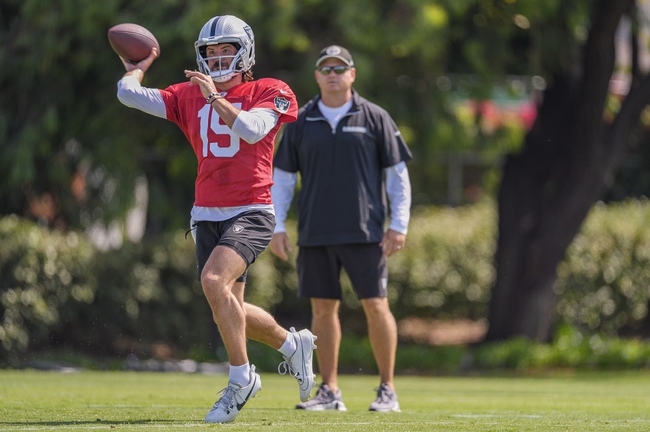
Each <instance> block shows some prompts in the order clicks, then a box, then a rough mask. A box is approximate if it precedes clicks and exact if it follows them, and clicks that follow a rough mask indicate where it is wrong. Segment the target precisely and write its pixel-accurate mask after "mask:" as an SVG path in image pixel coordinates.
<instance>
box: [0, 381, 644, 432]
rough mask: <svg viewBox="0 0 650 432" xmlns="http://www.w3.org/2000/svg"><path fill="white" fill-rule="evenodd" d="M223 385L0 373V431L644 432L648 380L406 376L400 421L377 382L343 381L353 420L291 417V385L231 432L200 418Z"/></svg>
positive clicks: (257, 404) (257, 403)
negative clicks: (381, 409) (379, 394)
mask: <svg viewBox="0 0 650 432" xmlns="http://www.w3.org/2000/svg"><path fill="white" fill-rule="evenodd" d="M225 383H226V377H225V376H224V375H199V374H177V373H146V372H97V371H93V372H89V371H86V372H76V373H67V374H64V373H57V372H40V371H33V370H25V371H16V370H0V430H1V431H79V430H116V431H165V430H170V431H178V430H180V431H186V430H196V429H215V428H216V429H224V430H229V431H275V430H278V431H310V432H312V431H373V432H379V431H391V432H398V431H431V430H435V431H470V432H471V431H481V432H483V431H619V430H620V431H647V430H650V409H649V408H650V372H647V371H645V372H620V373H618V372H589V373H586V372H581V373H573V372H563V373H552V374H543V375H542V374H540V375H534V376H521V375H520V376H498V377H485V376H482V377H430V376H429V377H422V376H400V377H398V378H397V380H396V387H397V390H398V394H399V399H400V403H401V405H402V412H401V413H390V414H382V413H371V412H368V411H367V409H368V405H369V403H370V402H371V401H372V399H374V396H375V395H374V392H373V388H374V387H376V386H377V378H376V377H373V376H362V375H345V376H342V377H341V379H340V386H341V387H342V389H343V398H344V401H345V403H346V404H347V406H348V411H347V412H320V413H319V412H305V411H297V410H294V409H293V407H294V405H295V403H296V402H297V398H298V390H297V386H296V384H295V382H294V381H293V379H291V378H289V377H286V376H279V375H277V374H273V373H265V374H262V383H263V390H262V391H261V392H260V393H258V397H256V398H254V399H252V400H251V401H250V402H249V403H248V405H247V406H246V408H245V409H244V410H243V411H242V412H241V414H240V415H239V416H238V417H237V418H236V419H235V421H234V422H233V423H231V424H227V425H207V424H204V423H203V416H204V415H205V413H206V411H207V410H208V409H209V408H210V407H211V405H212V404H213V403H214V400H215V396H216V392H217V391H218V390H220V389H221V387H223V386H224V385H225Z"/></svg>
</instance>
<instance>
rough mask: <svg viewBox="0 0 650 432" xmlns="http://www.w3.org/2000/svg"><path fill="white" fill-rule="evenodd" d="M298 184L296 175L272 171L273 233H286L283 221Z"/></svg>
mask: <svg viewBox="0 0 650 432" xmlns="http://www.w3.org/2000/svg"><path fill="white" fill-rule="evenodd" d="M297 183H298V174H297V173H292V172H288V171H283V170H281V169H280V168H274V169H273V186H271V199H272V200H273V206H274V208H275V232H276V233H279V232H287V229H286V227H285V226H284V221H285V220H286V219H287V213H288V212H289V207H291V200H293V193H294V191H295V189H296V184H297Z"/></svg>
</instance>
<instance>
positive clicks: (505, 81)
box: [0, 0, 590, 235]
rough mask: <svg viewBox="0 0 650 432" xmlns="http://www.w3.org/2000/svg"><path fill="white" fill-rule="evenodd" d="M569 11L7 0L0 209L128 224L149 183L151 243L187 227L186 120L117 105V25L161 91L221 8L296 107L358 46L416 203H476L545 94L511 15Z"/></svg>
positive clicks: (370, 3) (403, 3)
mask: <svg viewBox="0 0 650 432" xmlns="http://www.w3.org/2000/svg"><path fill="white" fill-rule="evenodd" d="M564 3H571V6H575V8H573V9H570V10H569V9H568V6H565V5H564ZM564 3H563V2H550V3H549V5H546V6H544V7H538V6H537V5H536V6H535V7H532V6H531V5H528V4H527V2H507V1H495V2H489V1H484V0H472V1H456V0H454V1H451V0H449V1H436V2H432V1H423V0H400V1H377V0H359V1H355V2H342V1H333V0H308V1H295V0H281V1H280V0H275V1H246V2H231V1H229V2H226V1H214V0H213V1H209V2H190V1H182V0H166V1H161V2H156V3H152V2H144V1H129V2H124V1H120V0H106V1H103V2H101V3H87V4H83V5H79V3H78V2H77V1H75V0H61V1H57V2H49V1H45V0H5V1H3V2H2V3H1V4H0V42H2V44H1V45H0V60H2V62H3V64H5V65H7V67H4V68H2V70H0V89H1V91H0V143H1V145H2V158H1V159H0V186H2V187H1V188H0V213H2V214H12V213H15V214H19V215H23V216H27V217H30V218H33V219H38V220H40V221H41V223H45V224H47V225H50V226H58V227H61V228H72V229H89V228H90V227H92V226H93V225H94V224H95V223H97V222H103V223H108V222H110V221H112V220H114V219H115V218H117V217H120V216H122V215H124V214H125V213H126V212H127V211H128V210H129V208H131V207H132V205H133V203H134V194H133V189H134V185H135V182H136V181H137V179H139V178H144V179H146V181H147V186H148V205H147V207H148V209H149V211H148V212H147V223H146V232H147V234H151V235H155V234H157V233H160V232H163V231H165V230H167V229H177V228H180V227H183V226H185V225H186V224H187V213H188V211H189V208H190V206H191V204H192V202H193V181H194V176H195V172H196V166H195V165H196V163H195V158H194V155H193V153H192V152H191V150H190V148H189V146H188V145H187V144H186V142H185V138H184V137H183V135H182V133H181V132H180V130H178V128H177V127H176V126H175V125H173V124H172V123H170V122H165V121H161V120H160V119H157V118H153V117H152V116H149V115H146V114H144V113H141V112H138V111H136V110H132V109H128V108H126V107H124V106H123V105H121V104H120V103H119V102H118V101H117V99H116V97H115V92H116V82H117V80H118V79H119V78H120V77H121V76H122V74H123V72H124V70H123V66H122V65H121V63H120V62H119V60H118V58H117V56H116V55H115V54H114V53H113V51H112V50H111V48H110V46H109V44H108V41H107V38H106V31H107V30H108V28H110V27H111V26H113V25H115V24H118V23H123V22H135V23H139V24H141V25H144V26H145V27H147V28H149V29H150V30H151V31H152V32H153V33H154V34H155V35H156V37H157V38H158V40H159V42H160V45H161V57H160V58H159V59H158V60H157V61H156V62H155V63H154V65H153V67H152V68H151V69H150V70H149V72H148V74H147V76H146V78H145V82H144V84H145V85H147V86H151V87H161V88H164V87H166V86H167V85H170V84H172V83H176V82H179V81H183V80H184V75H183V72H182V71H183V69H185V68H194V67H195V66H196V62H195V53H194V48H193V43H194V41H195V40H196V37H197V35H198V31H199V30H200V28H201V27H202V25H203V24H204V23H205V22H206V21H207V20H208V19H209V18H211V17H212V16H214V15H219V14H235V15H238V16H240V17H242V18H244V19H245V21H247V22H248V23H249V24H250V25H251V26H252V27H253V29H254V31H255V34H256V59H257V64H256V66H255V67H254V72H255V76H257V77H265V76H272V77H276V78H279V79H282V80H284V81H286V82H288V83H289V84H290V85H291V86H292V88H293V89H294V91H295V92H296V94H297V96H298V100H299V102H300V103H301V104H303V103H305V102H306V101H307V100H308V99H310V98H311V97H312V96H313V95H314V94H315V93H316V92H317V86H316V84H315V82H314V78H313V68H314V61H315V58H316V56H317V53H318V51H319V50H320V49H321V48H323V47H324V46H327V45H329V44H332V43H338V44H342V45H345V46H346V47H348V48H349V49H350V50H351V52H352V53H353V55H354V58H355V62H356V66H357V69H358V79H357V82H356V84H355V87H356V89H357V90H358V91H359V92H360V93H361V94H362V95H364V96H366V97H367V98H369V99H371V100H373V101H374V102H376V103H378V104H380V105H382V106H384V107H386V108H387V109H388V110H389V112H390V113H391V114H392V115H393V117H394V118H395V120H396V122H397V123H398V125H399V126H400V128H401V130H402V133H403V134H404V136H405V137H406V139H407V142H408V143H409V145H410V146H411V148H412V150H413V153H414V155H415V158H414V160H413V162H412V163H411V164H410V172H411V178H412V183H413V190H414V204H415V205H427V204H448V203H450V204H454V205H458V204H463V203H467V202H471V201H472V200H474V199H476V193H477V191H478V192H480V193H487V194H489V193H491V192H493V191H494V189H495V187H496V184H497V180H498V165H499V161H500V157H501V156H502V155H503V154H504V153H506V152H509V151H513V150H516V149H517V148H518V147H519V146H520V145H521V143H522V141H523V140H522V138H523V134H524V133H525V128H526V127H527V123H526V121H530V118H528V119H527V120H526V119H522V118H521V116H522V115H525V114H524V113H523V111H524V110H525V109H527V110H528V111H529V114H530V110H531V108H532V112H533V115H534V101H533V100H532V98H533V95H534V94H535V92H538V91H539V90H540V89H541V88H543V80H540V79H539V78H540V77H539V75H541V74H543V71H544V61H543V59H544V53H543V52H526V49H527V48H528V47H529V45H530V44H531V42H530V39H533V38H541V37H542V35H537V34H535V33H534V32H533V31H526V29H525V25H523V24H521V26H523V27H524V28H522V27H521V26H517V25H513V23H512V20H511V18H510V17H511V16H512V14H513V13H515V12H517V14H518V15H517V16H519V15H521V16H524V14H531V15H532V16H533V17H534V16H537V15H539V14H548V15H549V16H550V15H551V14H552V13H556V12H557V9H558V8H560V7H562V8H564V7H567V10H568V12H567V14H566V17H565V18H566V19H567V20H579V18H580V17H582V18H583V19H584V13H585V8H586V7H587V5H588V4H589V3H590V2H588V1H577V0H572V1H570V2H564ZM513 8H520V9H521V10H520V11H519V10H516V9H514V10H513ZM581 14H582V15H581ZM558 27H559V28H562V26H558ZM543 37H544V38H545V39H549V38H554V39H558V40H561V38H562V35H561V34H558V35H555V36H554V35H552V34H548V32H547V34H544V35H543ZM543 46H546V45H543ZM555 57H557V56H554V58H555ZM557 61H561V59H559V60H557ZM535 76H537V79H535ZM535 83H537V84H535ZM536 89H537V90H536ZM473 101H477V102H484V103H485V102H487V103H489V105H485V104H483V105H480V104H475V103H472V102H473ZM492 102H498V103H500V104H501V105H500V106H501V107H502V108H503V106H504V104H506V105H507V104H508V103H510V104H515V105H516V106H517V107H518V108H517V110H518V111H519V112H514V113H512V112H510V113H508V112H505V113H504V112H502V111H499V110H495V109H494V108H495V107H496V108H499V107H498V106H497V105H496V104H495V103H492ZM531 103H532V106H531ZM526 104H527V105H526ZM486 107H487V108H488V109H487V110H486V109H484V108H486ZM489 108H492V110H489ZM458 155H461V156H460V157H461V159H458ZM463 155H469V157H468V159H467V160H466V161H465V162H464V165H461V167H462V168H464V169H465V171H466V173H465V177H464V179H461V180H460V183H458V184H455V185H453V186H454V189H453V191H451V192H450V185H449V184H448V183H449V179H450V178H451V177H450V170H452V169H453V168H454V167H458V162H459V161H460V163H463V161H462V156H463ZM454 156H457V157H456V164H450V158H453V157H454ZM450 167H451V168H450ZM486 178H487V180H486ZM471 186H475V187H474V188H473V189H471V190H470V191H469V192H468V191H467V190H466V189H467V188H468V187H471ZM450 201H452V202H450Z"/></svg>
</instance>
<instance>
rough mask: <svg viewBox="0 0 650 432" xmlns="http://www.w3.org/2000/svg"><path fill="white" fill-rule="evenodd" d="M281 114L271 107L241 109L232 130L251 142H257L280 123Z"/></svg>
mask: <svg viewBox="0 0 650 432" xmlns="http://www.w3.org/2000/svg"><path fill="white" fill-rule="evenodd" d="M279 118H280V114H279V113H278V112H276V111H274V110H272V109H270V108H253V109H251V110H250V111H241V112H240V113H239V114H238V115H237V118H236V119H235V122H234V123H233V124H232V131H233V132H234V133H236V134H237V136H238V137H240V138H241V139H243V140H244V141H246V142H247V143H249V144H255V143H256V142H258V141H259V140H261V139H262V138H264V137H265V136H266V134H268V133H269V132H270V131H271V129H273V128H274V127H275V125H276V124H277V123H278V119H279Z"/></svg>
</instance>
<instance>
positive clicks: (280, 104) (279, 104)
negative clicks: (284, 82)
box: [273, 96, 291, 114]
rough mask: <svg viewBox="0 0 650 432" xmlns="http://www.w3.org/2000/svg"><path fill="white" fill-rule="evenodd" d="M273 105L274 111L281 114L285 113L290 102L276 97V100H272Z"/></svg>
mask: <svg viewBox="0 0 650 432" xmlns="http://www.w3.org/2000/svg"><path fill="white" fill-rule="evenodd" d="M273 103H274V104H275V109H277V110H278V111H280V112H281V113H282V114H284V113H286V112H287V111H288V110H289V106H290V105H291V102H289V101H288V100H287V99H285V98H283V97H280V96H276V98H275V99H273Z"/></svg>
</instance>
